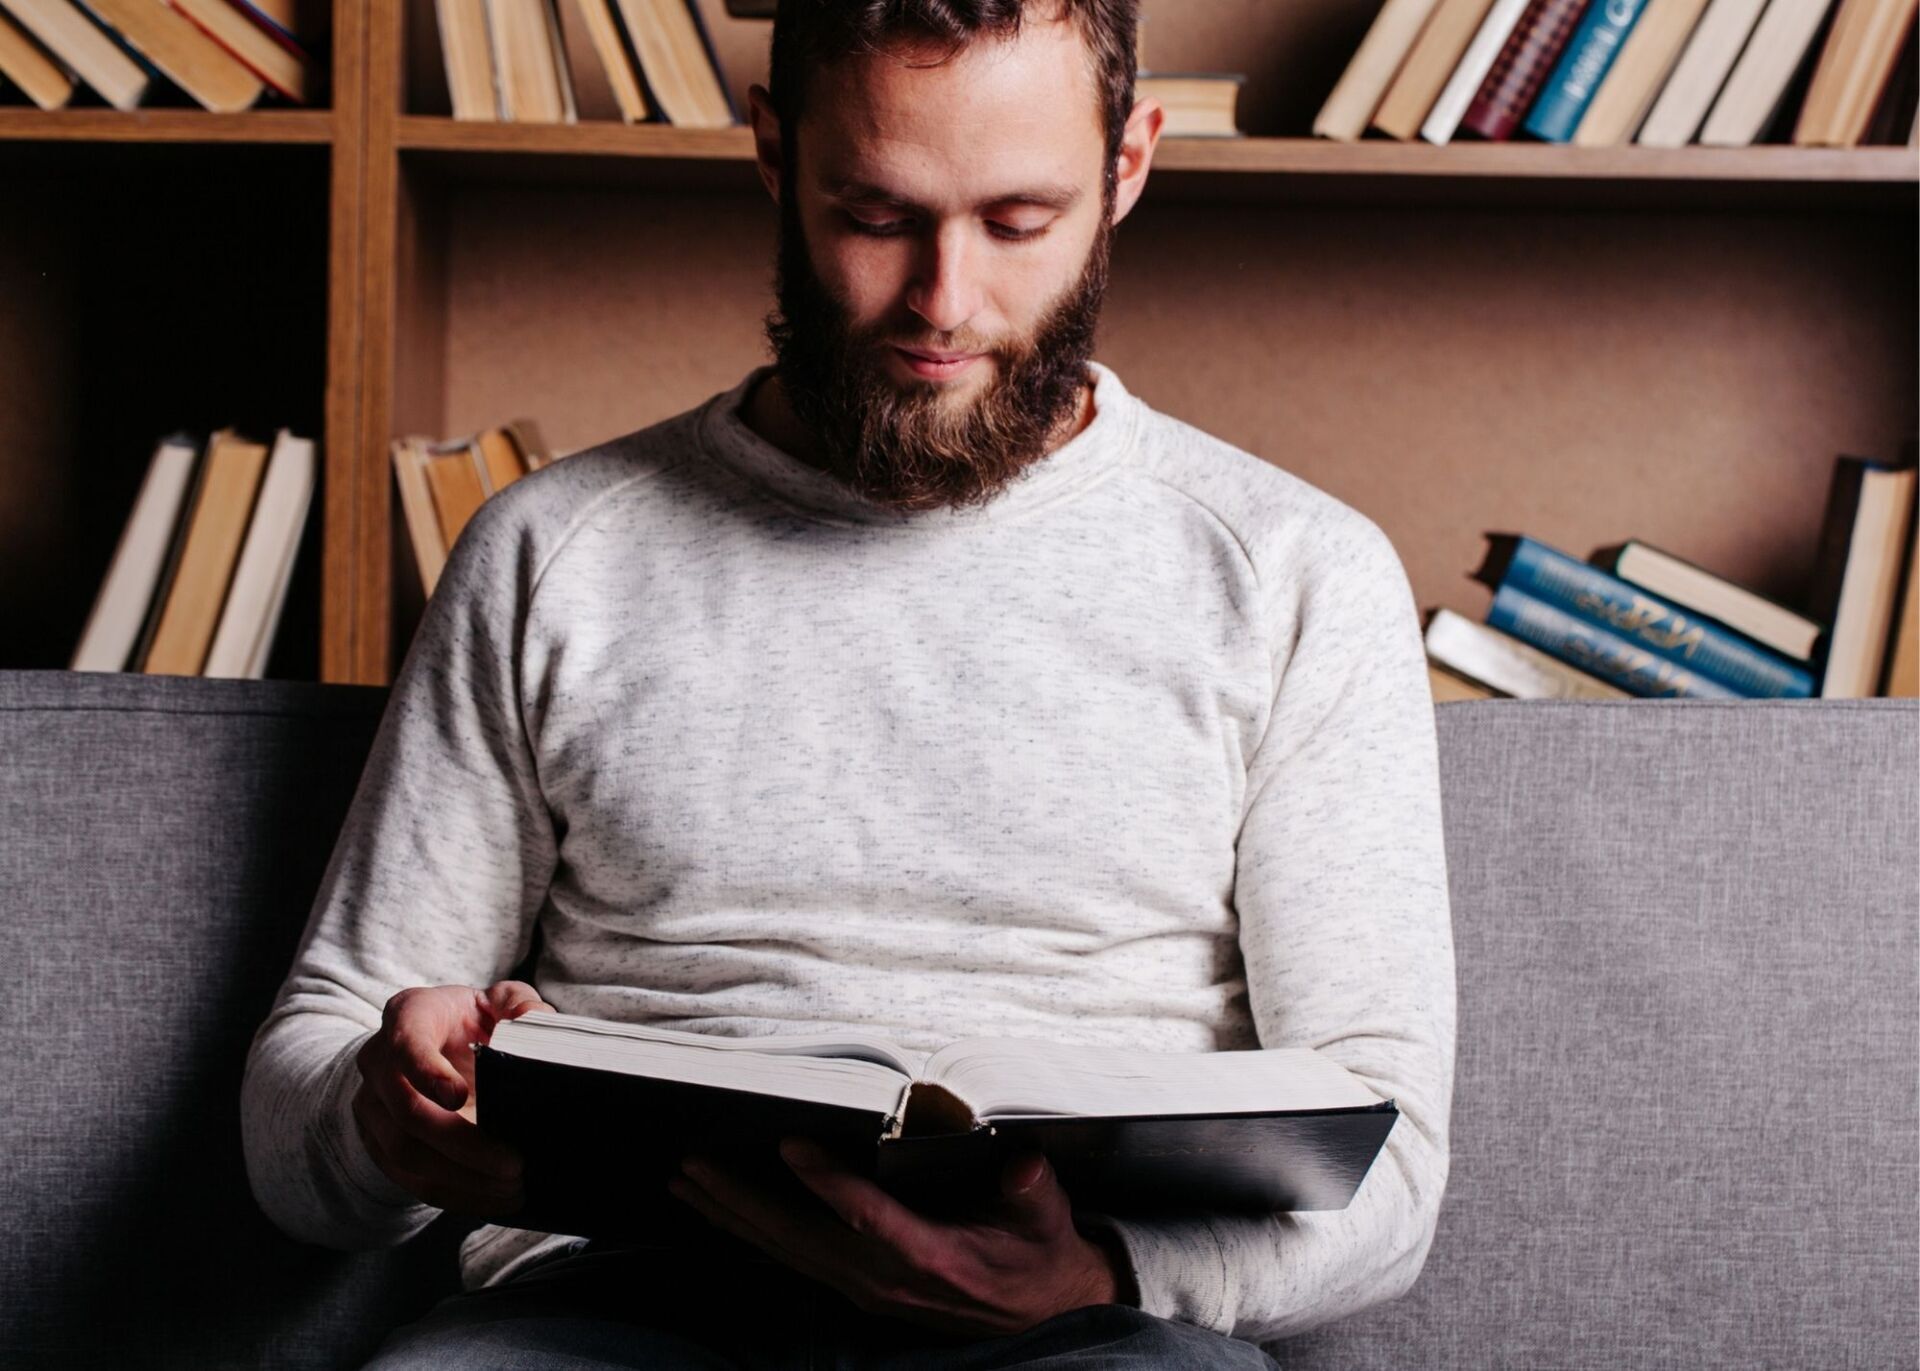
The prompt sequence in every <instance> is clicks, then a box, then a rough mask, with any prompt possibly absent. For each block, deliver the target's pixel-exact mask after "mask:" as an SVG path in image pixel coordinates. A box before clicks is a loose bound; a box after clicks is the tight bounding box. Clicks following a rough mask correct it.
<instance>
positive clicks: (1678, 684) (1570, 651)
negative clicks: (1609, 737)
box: [1487, 585, 1745, 700]
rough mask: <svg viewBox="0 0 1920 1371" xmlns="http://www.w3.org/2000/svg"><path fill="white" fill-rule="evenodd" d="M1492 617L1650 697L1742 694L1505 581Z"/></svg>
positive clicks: (1542, 646)
mask: <svg viewBox="0 0 1920 1371" xmlns="http://www.w3.org/2000/svg"><path fill="white" fill-rule="evenodd" d="M1487 623H1488V624H1490V625H1491V626H1493V627H1494V628H1497V629H1499V630H1500V631H1501V632H1502V633H1508V634H1511V635H1512V636H1514V637H1515V638H1518V639H1520V640H1521V641H1523V642H1528V643H1532V644H1533V645H1534V646H1535V647H1537V648H1539V649H1540V650H1541V651H1542V652H1545V653H1548V654H1549V655H1551V656H1554V657H1558V658H1559V659H1560V660H1561V661H1563V662H1570V663H1572V664H1573V665H1574V666H1577V667H1579V668H1580V669H1581V670H1582V671H1585V672H1588V673H1590V674H1592V675H1594V676H1598V677H1599V678H1600V679H1601V680H1603V681H1611V682H1612V683H1613V684H1615V685H1617V686H1619V687H1620V688H1621V689H1622V690H1624V691H1626V692H1627V693H1628V694H1629V695H1639V696H1643V697H1647V698H1654V697H1659V698H1674V699H1702V700H1738V699H1743V698H1745V697H1743V696H1742V695H1741V694H1740V693H1739V692H1738V691H1736V690H1732V689H1730V688H1728V687H1727V686H1724V685H1721V684H1720V683H1719V682H1718V681H1716V680H1714V679H1713V678H1711V677H1709V676H1704V675H1702V674H1701V673H1700V672H1697V671H1690V670H1688V669H1687V668H1685V667H1682V666H1677V665H1675V664H1674V663H1673V662H1671V661H1669V660H1667V659H1666V658H1664V657H1658V656H1655V655H1654V654H1653V653H1651V652H1649V651H1647V650H1646V649H1645V648H1644V647H1641V646H1639V645H1638V644H1637V643H1633V642H1630V641H1628V640H1627V639H1626V638H1623V637H1621V636H1620V635H1619V634H1617V633H1614V632H1612V631H1611V630H1609V629H1606V628H1602V627H1601V626H1600V625H1599V624H1598V623H1595V622H1594V621H1592V620H1590V619H1587V618H1584V617H1582V616H1581V615H1578V614H1570V613H1568V612H1567V611H1566V610H1564V609H1562V608H1560V606H1558V605H1551V604H1547V603H1546V602H1544V601H1542V600H1536V599H1534V597H1533V596H1531V595H1529V594H1527V593H1526V592H1525V591H1523V590H1521V589H1519V588H1518V587H1517V586H1513V585H1503V586H1501V587H1500V589H1499V590H1498V591H1496V592H1495V593H1494V597H1493V603H1492V604H1491V605H1489V606H1488V607H1487Z"/></svg>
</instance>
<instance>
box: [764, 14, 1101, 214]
mask: <svg viewBox="0 0 1920 1371" xmlns="http://www.w3.org/2000/svg"><path fill="white" fill-rule="evenodd" d="M1029 7H1031V8H1032V9H1034V10H1040V11H1046V12H1047V13H1046V17H1047V18H1049V19H1056V18H1066V19H1071V20H1072V21H1073V22H1074V23H1075V24H1076V25H1077V26H1078V27H1079V30H1080V35H1081V37H1082V38H1083V39H1085V40H1086V45H1087V50H1088V52H1089V53H1090V54H1091V55H1092V58H1093V64H1094V75H1095V78H1096V84H1097V85H1098V87H1099V92H1100V120H1101V129H1102V131H1103V132H1104V133H1105V134H1106V139H1107V166H1106V178H1107V179H1109V180H1110V179H1111V178H1112V176H1113V166H1114V162H1115V161H1116V160H1117V159H1118V158H1119V156H1120V139H1121V135H1122V133H1123V132H1124V131H1125V129H1126V126H1127V116H1128V115H1130V114H1131V113H1132V112H1133V81H1134V76H1135V74H1136V66H1137V61H1138V54H1137V48H1136V38H1135V34H1136V31H1137V29H1138V26H1139V0H780V8H779V11H778V13H777V14H776V15H775V17H774V21H773V53H772V64H771V66H772V69H771V72H770V73H769V76H768V82H767V85H768V91H767V93H768V95H769V96H770V97H771V98H772V102H773V108H774V112H775V113H777V114H778V115H779V116H780V132H781V136H782V137H783V138H784V139H785V140H786V142H787V144H788V146H789V147H791V146H792V143H793V131H794V128H795V127H796V126H797V125H798V123H799V120H800V114H801V110H802V108H803V106H804V104H805V100H806V89H807V77H808V75H809V74H810V73H812V72H813V71H814V70H816V69H817V68H819V67H821V66H824V65H827V64H829V63H832V62H834V61H837V60H838V59H840V58H842V57H846V56H848V55H849V54H852V53H856V52H876V51H879V50H881V49H883V48H885V47H886V46H887V45H889V44H890V43H897V42H901V41H914V42H922V43H932V44H934V45H937V46H945V47H946V49H947V52H946V55H945V56H943V57H942V58H941V59H940V60H941V61H942V62H946V61H949V60H951V59H952V58H953V57H954V56H956V55H957V54H958V53H959V52H960V51H961V50H962V49H963V48H965V47H966V46H967V44H969V43H971V42H973V41H975V40H976V39H978V38H981V37H993V38H1011V37H1014V36H1015V35H1016V34H1017V33H1018V32H1019V31H1020V21H1021V19H1022V18H1023V17H1024V16H1025V13H1026V11H1027V10H1028V9H1029Z"/></svg>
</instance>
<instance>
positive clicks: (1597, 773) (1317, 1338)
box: [1282, 700, 1920, 1371]
mask: <svg viewBox="0 0 1920 1371" xmlns="http://www.w3.org/2000/svg"><path fill="white" fill-rule="evenodd" d="M1438 718H1439V721H1440V730H1439V731H1440V742H1441V771H1442V778H1441V782H1442V793H1443V797H1444V802H1445V812H1446V830H1447V860H1448V864H1449V873H1448V875H1449V885H1450V889H1451V891H1452V896H1453V921H1454V939H1455V960H1456V974H1457V979H1458V986H1459V1059H1458V1064H1457V1069H1456V1073H1455V1081H1454V1106H1453V1132H1452V1163H1451V1174H1450V1176H1449V1178H1448V1183H1447V1193H1446V1197H1445V1199H1444V1200H1443V1202H1442V1210H1441V1219H1440V1226H1439V1231H1438V1233H1437V1234H1436V1236H1435V1239H1434V1245H1433V1248H1432V1250H1431V1252H1430V1253H1429V1254H1428V1258H1427V1265H1426V1268H1425V1269H1424V1270H1423V1272H1422V1273H1421V1276H1420V1279H1419V1280H1418V1281H1417V1282H1416V1283H1415V1285H1414V1287H1413V1289H1412V1291H1410V1292H1409V1293H1408V1294H1407V1295H1406V1296H1404V1297H1403V1298H1401V1299H1399V1300H1396V1301H1393V1302H1391V1303H1388V1304H1384V1305H1380V1306H1376V1307H1375V1308H1374V1309H1372V1310H1367V1311H1363V1312H1361V1313H1360V1314H1358V1315H1355V1316H1354V1317H1353V1318H1351V1319H1349V1320H1345V1321H1343V1322H1341V1323H1338V1324H1333V1325H1328V1326H1326V1327H1325V1328H1323V1329H1322V1330H1319V1331H1317V1332H1315V1333H1311V1334H1308V1335H1305V1336H1304V1337H1301V1338H1296V1339H1293V1340H1291V1341H1290V1342H1289V1343H1287V1344H1286V1345H1285V1346H1286V1348H1287V1351H1286V1353H1285V1354H1284V1355H1283V1357H1282V1361H1283V1364H1284V1365H1287V1366H1289V1367H1294V1366H1299V1367H1313V1368H1333V1367H1393V1366H1420V1367H1423V1368H1433V1369H1434V1371H1439V1369H1440V1368H1460V1371H1466V1369H1467V1368H1474V1369H1475V1371H1480V1369H1481V1368H1487V1367H1555V1368H1566V1371H1583V1369H1584V1368H1594V1369H1595V1371H1598V1369H1599V1368H1603V1367H1604V1368H1608V1371H1618V1368H1621V1367H1628V1366H1633V1367H1641V1366H1645V1367H1667V1366H1673V1367H1681V1366H1684V1367H1689V1368H1694V1367H1726V1368H1734V1367H1741V1368H1751V1367H1758V1366H1777V1367H1912V1366H1914V1365H1915V1364H1916V1354H1917V1353H1920V1117H1917V1111H1916V1077H1917V1075H1920V1064H1917V1062H1916V1045H1917V1044H1920V983H1917V982H1920V947H1917V946H1916V927H1917V926H1920V701H1914V700H1819V701H1766V702H1761V701H1743V702H1739V703H1735V704H1724V703H1718V702H1707V701H1681V700H1673V701H1667V700H1660V701H1655V700H1633V701H1618V702H1611V703H1595V702H1578V703H1576V702H1549V701H1524V702H1522V701H1513V700H1500V701H1478V702H1473V703H1457V704H1455V703H1450V704H1445V705H1442V706H1440V707H1439V715H1438Z"/></svg>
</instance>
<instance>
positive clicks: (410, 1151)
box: [353, 1091, 524, 1217]
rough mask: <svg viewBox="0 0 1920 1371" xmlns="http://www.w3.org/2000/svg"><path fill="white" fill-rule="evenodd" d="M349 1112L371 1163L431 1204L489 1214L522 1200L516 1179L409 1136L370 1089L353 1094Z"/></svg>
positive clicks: (508, 1209)
mask: <svg viewBox="0 0 1920 1371" xmlns="http://www.w3.org/2000/svg"><path fill="white" fill-rule="evenodd" d="M353 1115H354V1121H355V1123H356V1124H357V1125H358V1127H359V1131H360V1137H361V1141H362V1142H364V1143H365V1144H366V1148H367V1153H368V1155H369V1156H371V1157H372V1158H373V1161H374V1164H375V1165H376V1166H378V1167H379V1168H380V1170H381V1171H383V1172H384V1173H386V1175H387V1176H389V1177H390V1178H391V1179H392V1180H394V1181H395V1182H396V1183H397V1184H399V1185H401V1186H403V1187H405V1188H406V1189H407V1190H408V1191H410V1192H411V1193H412V1194H413V1195H415V1196H416V1197H417V1198H419V1199H421V1200H424V1201H425V1202H426V1203H428V1204H431V1205H433V1206H434V1207H435V1208H437V1209H451V1210H453V1211H455V1212H457V1213H466V1214H477V1215H483V1216H489V1217H492V1216H503V1215H506V1214H511V1213H512V1212H513V1211H514V1210H516V1209H518V1208H519V1207H520V1205H521V1204H522V1203H523V1202H524V1193H523V1191H522V1188H521V1185H520V1182H519V1181H518V1180H514V1181H503V1180H501V1179H499V1178H498V1177H495V1176H490V1175H486V1174H483V1173H481V1172H477V1171H472V1170H469V1169H468V1168H466V1167H463V1166H461V1165H459V1164H458V1163H455V1162H452V1161H449V1160H448V1159H447V1158H445V1157H443V1156H440V1155H439V1154H437V1153H434V1152H432V1151H430V1150H429V1149H427V1148H426V1147H425V1146H424V1145H423V1144H421V1143H419V1142H418V1141H416V1140H415V1139H412V1138H409V1137H408V1136H407V1135H406V1134H405V1133H403V1132H401V1131H400V1129H399V1128H398V1126H397V1125H395V1123H394V1122H393V1119H392V1117H391V1116H390V1115H388V1114H387V1112H386V1108H385V1106H384V1105H382V1104H381V1103H380V1101H379V1098H378V1097H377V1096H375V1095H373V1094H372V1093H371V1092H368V1091H361V1092H359V1093H358V1094H356V1095H355V1097H354V1101H353Z"/></svg>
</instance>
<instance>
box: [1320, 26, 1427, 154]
mask: <svg viewBox="0 0 1920 1371" xmlns="http://www.w3.org/2000/svg"><path fill="white" fill-rule="evenodd" d="M1438 3H1439V0H1387V2H1386V4H1384V5H1382V6H1381V7H1380V11H1379V13H1377V14H1376V15H1374V17H1373V22H1372V23H1371V24H1370V25H1368V27H1367V33H1366V37H1364V38H1363V39H1361V41H1360V46H1359V48H1358V49H1356V50H1355V52H1354V54H1353V57H1352V58H1351V59H1350V60H1349V61H1348V62H1347V66H1346V70H1345V71H1343V72H1341V73H1340V79H1339V81H1338V82H1336V83H1335V84H1334V87H1333V92H1332V93H1331V94H1330V95H1328V96H1327V99H1326V103H1325V104H1323V105H1322V106H1321V107H1320V112H1319V113H1318V114H1316V115H1314V117H1313V136H1314V137H1315V138H1331V139H1333V140H1334V141H1336V142H1341V143H1351V142H1355V141H1357V140H1358V139H1359V138H1360V136H1361V135H1362V134H1363V133H1365V132H1366V129H1367V124H1368V122H1369V121H1370V120H1371V119H1372V117H1373V112H1374V111H1375V110H1376V109H1378V108H1379V107H1380V101H1381V100H1382V99H1383V98H1384V97H1385V95H1386V92H1387V87H1388V86H1389V85H1391V84H1392V82H1393V78H1394V75H1395V74H1396V73H1397V72H1398V71H1399V70H1400V64H1401V63H1402V62H1404V61H1405V60H1406V57H1407V53H1408V52H1409V51H1410V50H1411V49H1412V48H1413V45H1414V43H1416V42H1417V41H1418V40H1419V38H1420V31H1421V30H1422V29H1423V28H1424V27H1426V23H1427V19H1428V17H1429V16H1430V15H1431V14H1432V13H1433V10H1434V7H1435V6H1436V5H1437V4H1438Z"/></svg>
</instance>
